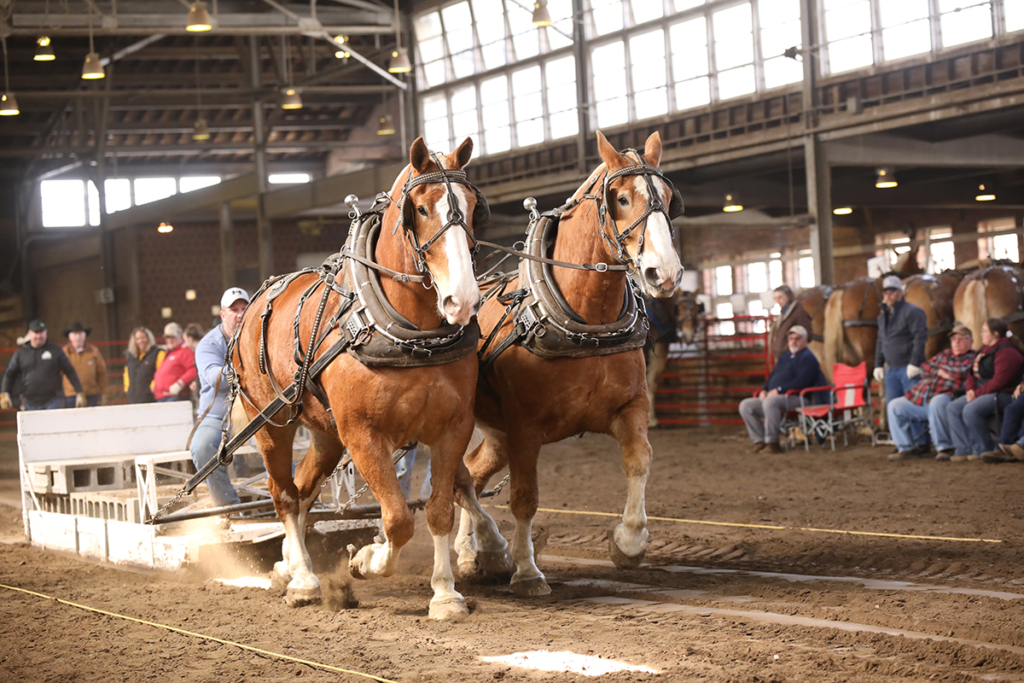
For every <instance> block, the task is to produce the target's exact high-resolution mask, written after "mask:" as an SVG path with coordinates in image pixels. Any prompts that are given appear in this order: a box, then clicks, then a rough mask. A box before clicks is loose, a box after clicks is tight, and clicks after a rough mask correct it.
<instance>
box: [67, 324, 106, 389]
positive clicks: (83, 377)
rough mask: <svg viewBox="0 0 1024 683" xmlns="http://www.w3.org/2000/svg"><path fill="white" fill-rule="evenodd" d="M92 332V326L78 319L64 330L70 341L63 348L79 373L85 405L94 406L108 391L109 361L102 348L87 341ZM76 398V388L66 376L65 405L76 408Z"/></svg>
mask: <svg viewBox="0 0 1024 683" xmlns="http://www.w3.org/2000/svg"><path fill="white" fill-rule="evenodd" d="M90 334H92V328H91V327H85V326H83V325H82V323H80V322H77V321H76V322H75V323H74V324H72V325H71V327H69V328H68V329H66V330H64V336H65V337H67V338H68V343H67V344H65V345H64V346H63V347H62V350H63V351H64V353H65V354H67V357H68V360H70V361H71V365H72V366H73V367H74V368H75V372H77V373H78V379H79V381H80V382H81V383H82V391H84V392H85V405H87V406H88V407H90V408H92V407H93V406H98V405H100V404H101V403H103V397H104V395H105V394H106V393H107V362H106V361H105V360H103V354H102V353H100V350H99V349H97V348H96V347H95V346H93V345H92V344H90V343H88V342H87V341H86V337H88V336H89V335H90ZM76 400H77V397H76V396H75V388H74V387H73V386H71V382H70V381H68V378H67V377H65V378H64V407H65V408H74V407H75V401H76Z"/></svg>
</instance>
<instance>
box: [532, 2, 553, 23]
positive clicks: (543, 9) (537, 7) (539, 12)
mask: <svg viewBox="0 0 1024 683" xmlns="http://www.w3.org/2000/svg"><path fill="white" fill-rule="evenodd" d="M531 21H532V22H533V25H534V26H551V13H550V12H548V1H547V0H537V1H536V2H535V3H533V19H532V20H531Z"/></svg>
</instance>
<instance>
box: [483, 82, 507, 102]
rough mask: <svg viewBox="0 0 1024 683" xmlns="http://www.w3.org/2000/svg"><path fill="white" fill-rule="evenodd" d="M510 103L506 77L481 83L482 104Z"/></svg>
mask: <svg viewBox="0 0 1024 683" xmlns="http://www.w3.org/2000/svg"><path fill="white" fill-rule="evenodd" d="M495 102H508V78H507V77H506V76H504V75H501V76H495V77H494V78H488V79H487V80H485V81H480V103H481V104H485V105H486V104H494V103H495Z"/></svg>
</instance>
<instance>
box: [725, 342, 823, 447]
mask: <svg viewBox="0 0 1024 683" xmlns="http://www.w3.org/2000/svg"><path fill="white" fill-rule="evenodd" d="M808 336H809V335H808V333H807V328H806V327H804V326H803V325H793V326H792V327H790V328H789V336H788V338H787V341H788V342H789V351H787V352H786V353H784V354H782V355H781V356H779V360H778V363H776V365H775V369H774V370H772V374H771V375H770V376H769V377H768V381H766V382H765V383H764V386H763V387H761V391H760V393H759V394H758V395H757V397H756V398H748V399H744V400H743V402H741V403H740V417H742V418H743V422H744V424H745V425H746V426H747V433H748V434H749V435H750V440H751V441H753V442H754V447H753V448H752V449H751V452H752V453H759V452H761V451H763V450H764V449H766V448H767V449H768V450H769V451H771V452H772V453H781V452H782V448H781V447H780V446H779V426H780V425H781V424H782V418H783V417H785V415H786V413H787V412H789V411H790V410H793V409H794V408H798V407H799V406H800V397H799V396H798V395H796V394H794V395H792V396H786V392H787V391H791V390H800V389H808V388H810V387H827V386H828V380H827V379H826V378H825V375H824V373H823V372H822V371H821V366H819V365H818V359H817V358H815V357H814V354H813V353H811V350H810V349H808V348H807V339H808Z"/></svg>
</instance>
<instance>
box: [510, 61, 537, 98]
mask: <svg viewBox="0 0 1024 683" xmlns="http://www.w3.org/2000/svg"><path fill="white" fill-rule="evenodd" d="M532 92H540V67H539V66H531V67H529V68H527V69H520V70H519V71H514V72H512V93H513V95H514V96H515V97H519V96H520V95H526V94H528V93H532Z"/></svg>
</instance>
